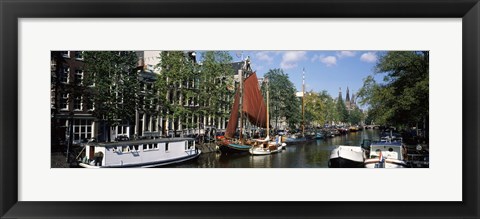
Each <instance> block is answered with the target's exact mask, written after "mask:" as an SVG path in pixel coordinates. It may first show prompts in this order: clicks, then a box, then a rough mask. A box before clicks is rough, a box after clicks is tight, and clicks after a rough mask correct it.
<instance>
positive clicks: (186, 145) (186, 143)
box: [185, 141, 188, 150]
mask: <svg viewBox="0 0 480 219" xmlns="http://www.w3.org/2000/svg"><path fill="white" fill-rule="evenodd" d="M187 149H188V141H186V142H185V150H187Z"/></svg>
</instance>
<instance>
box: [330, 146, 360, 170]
mask: <svg viewBox="0 0 480 219" xmlns="http://www.w3.org/2000/svg"><path fill="white" fill-rule="evenodd" d="M364 161H365V150H364V149H363V148H361V147H358V146H344V145H340V146H337V147H336V148H335V149H333V150H332V152H331V153H330V159H329V160H328V167H330V168H363V167H364Z"/></svg>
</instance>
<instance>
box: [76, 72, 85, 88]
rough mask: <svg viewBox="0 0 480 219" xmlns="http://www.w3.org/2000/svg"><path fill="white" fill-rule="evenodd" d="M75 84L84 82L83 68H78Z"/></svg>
mask: <svg viewBox="0 0 480 219" xmlns="http://www.w3.org/2000/svg"><path fill="white" fill-rule="evenodd" d="M75 84H76V85H82V84H83V70H82V69H76V70H75Z"/></svg>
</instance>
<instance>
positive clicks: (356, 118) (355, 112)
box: [348, 107, 364, 125]
mask: <svg viewBox="0 0 480 219" xmlns="http://www.w3.org/2000/svg"><path fill="white" fill-rule="evenodd" d="M363 118H364V116H363V112H362V110H360V109H359V108H358V107H354V108H353V109H352V110H350V112H349V115H348V121H349V123H350V124H352V125H358V124H360V122H361V121H362V120H363Z"/></svg>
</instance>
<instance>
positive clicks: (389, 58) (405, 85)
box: [359, 51, 429, 126]
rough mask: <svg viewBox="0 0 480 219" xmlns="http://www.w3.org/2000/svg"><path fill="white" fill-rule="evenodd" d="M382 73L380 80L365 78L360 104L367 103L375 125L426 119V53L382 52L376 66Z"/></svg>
mask: <svg viewBox="0 0 480 219" xmlns="http://www.w3.org/2000/svg"><path fill="white" fill-rule="evenodd" d="M375 73H376V74H383V75H385V76H384V80H383V82H381V83H378V82H376V81H375V79H374V77H373V76H369V77H367V78H365V79H364V85H363V87H362V88H361V89H360V91H359V97H360V99H361V101H360V103H361V104H364V105H368V106H369V111H368V115H369V117H371V118H372V119H373V120H374V122H375V123H376V124H385V125H395V126H411V125H415V124H416V123H421V122H423V121H424V120H425V119H428V112H429V109H428V106H429V93H428V92H429V88H428V87H429V83H428V82H429V52H428V51H420V52H416V51H392V52H386V53H384V54H382V55H381V57H380V59H379V61H378V63H377V65H376V66H375Z"/></svg>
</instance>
